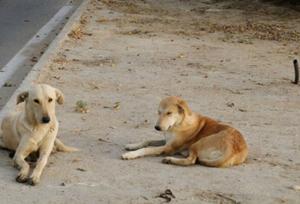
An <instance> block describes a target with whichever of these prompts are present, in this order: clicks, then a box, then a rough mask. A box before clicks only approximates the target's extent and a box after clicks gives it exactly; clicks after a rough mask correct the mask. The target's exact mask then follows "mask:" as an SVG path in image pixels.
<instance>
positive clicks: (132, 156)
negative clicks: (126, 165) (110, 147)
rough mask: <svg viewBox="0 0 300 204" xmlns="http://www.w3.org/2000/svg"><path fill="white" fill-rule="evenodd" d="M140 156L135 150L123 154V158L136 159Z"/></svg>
mask: <svg viewBox="0 0 300 204" xmlns="http://www.w3.org/2000/svg"><path fill="white" fill-rule="evenodd" d="M137 157H138V156H137V155H136V153H135V152H127V153H125V154H123V155H122V159H124V160H129V159H136V158H137Z"/></svg>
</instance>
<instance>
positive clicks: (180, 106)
mask: <svg viewBox="0 0 300 204" xmlns="http://www.w3.org/2000/svg"><path fill="white" fill-rule="evenodd" d="M177 107H178V111H179V113H183V114H187V115H191V114H192V111H191V109H190V108H189V107H188V105H187V103H186V102H185V101H184V100H182V99H180V100H179V101H178V103H177Z"/></svg>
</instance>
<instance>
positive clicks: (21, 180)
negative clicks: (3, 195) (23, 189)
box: [16, 173, 28, 183]
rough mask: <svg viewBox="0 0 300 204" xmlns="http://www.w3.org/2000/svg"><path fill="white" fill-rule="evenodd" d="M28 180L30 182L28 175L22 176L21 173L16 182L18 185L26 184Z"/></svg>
mask: <svg viewBox="0 0 300 204" xmlns="http://www.w3.org/2000/svg"><path fill="white" fill-rule="evenodd" d="M27 180H28V178H27V175H25V174H21V173H20V174H19V175H18V176H17V177H16V181H17V182H18V183H26V182H27Z"/></svg>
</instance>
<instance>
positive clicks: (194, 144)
mask: <svg viewBox="0 0 300 204" xmlns="http://www.w3.org/2000/svg"><path fill="white" fill-rule="evenodd" d="M158 114H159V118H158V121H157V123H156V125H155V129H156V130H158V131H163V132H166V133H167V134H171V136H172V139H171V140H170V141H167V143H166V142H165V141H163V140H162V141H147V142H143V143H137V144H130V145H127V146H126V149H127V150H135V151H131V152H127V153H125V154H123V155H122V159H136V158H138V157H143V156H154V155H162V154H166V155H172V154H174V153H180V152H182V151H183V150H188V153H189V155H188V157H187V158H176V157H166V158H164V159H163V160H162V162H163V163H167V164H175V165H181V166H188V165H193V164H195V163H196V162H197V161H198V162H199V163H200V164H203V165H206V166H210V167H229V166H233V165H238V164H241V163H243V162H244V161H245V160H246V158H247V155H248V148H247V144H246V142H245V140H244V138H243V136H242V135H241V133H240V132H239V131H238V130H236V129H234V128H233V127H230V126H228V125H225V124H221V123H219V122H217V121H215V120H213V119H210V118H208V117H205V116H202V115H199V114H196V113H193V112H192V111H191V110H190V108H189V107H188V105H187V103H186V102H185V101H184V100H183V99H181V98H179V97H174V96H172V97H167V98H165V99H163V100H162V101H161V102H160V105H159V109H158ZM147 146H153V147H147Z"/></svg>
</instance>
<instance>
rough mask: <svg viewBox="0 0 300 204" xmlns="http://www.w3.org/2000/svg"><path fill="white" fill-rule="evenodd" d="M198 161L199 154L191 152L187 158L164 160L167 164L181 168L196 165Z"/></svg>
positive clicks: (167, 158)
mask: <svg viewBox="0 0 300 204" xmlns="http://www.w3.org/2000/svg"><path fill="white" fill-rule="evenodd" d="M196 161H197V153H196V152H192V151H190V154H189V156H188V157H187V158H176V157H166V158H164V159H163V160H162V163H165V164H175V165H179V166H190V165H193V164H195V163H196Z"/></svg>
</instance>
